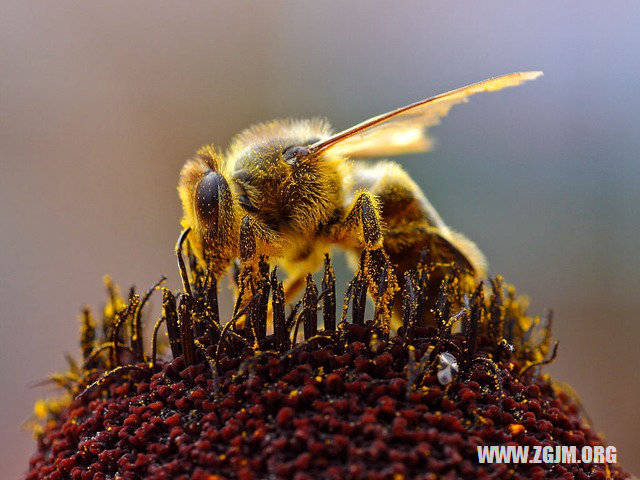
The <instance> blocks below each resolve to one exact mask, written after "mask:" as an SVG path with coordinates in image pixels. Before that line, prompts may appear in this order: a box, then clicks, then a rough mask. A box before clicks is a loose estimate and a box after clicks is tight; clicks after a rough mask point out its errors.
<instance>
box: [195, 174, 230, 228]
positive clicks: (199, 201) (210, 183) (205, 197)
mask: <svg viewBox="0 0 640 480" xmlns="http://www.w3.org/2000/svg"><path fill="white" fill-rule="evenodd" d="M226 190H228V186H227V182H226V181H225V179H224V177H223V176H222V175H220V174H219V173H216V172H213V171H209V172H208V173H207V174H206V175H205V176H204V177H202V180H200V183H199V184H198V188H197V189H196V209H197V213H198V218H199V219H200V221H203V222H204V223H206V224H207V225H208V226H214V225H217V223H218V212H219V209H220V197H221V196H222V195H224V192H225V191H226Z"/></svg>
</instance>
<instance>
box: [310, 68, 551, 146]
mask: <svg viewBox="0 0 640 480" xmlns="http://www.w3.org/2000/svg"><path fill="white" fill-rule="evenodd" d="M541 75H542V72H518V73H510V74H508V75H502V76H500V77H494V78H490V79H488V80H485V81H483V82H478V83H474V84H473V85H468V86H466V87H462V88H458V89H456V90H452V91H450V92H447V93H443V94H441V95H437V96H435V97H431V98H427V99H426V100H421V101H419V102H416V103H412V104H411V105H407V106H406V107H402V108H398V109H396V110H393V111H391V112H387V113H384V114H382V115H378V116H377V117H373V118H370V119H369V120H366V121H364V122H362V123H360V124H358V125H356V126H354V127H351V128H349V129H347V130H343V131H342V132H339V133H337V134H335V135H333V136H331V137H329V138H327V139H325V140H321V141H319V142H317V143H314V144H313V145H311V146H310V147H309V153H311V154H314V153H319V152H322V151H327V150H331V152H333V153H336V154H341V155H347V156H349V157H354V158H366V157H382V156H387V155H401V154H407V153H418V152H425V151H427V150H429V149H430V148H431V147H432V145H433V141H432V140H431V139H430V138H429V136H428V135H427V129H428V128H429V127H432V126H434V125H437V124H439V123H440V119H441V118H442V117H444V116H446V115H447V113H449V110H450V109H451V107H452V106H454V105H456V104H457V103H462V102H466V101H467V99H468V97H470V96H471V95H474V94H476V93H480V92H493V91H495V90H500V89H502V88H506V87H515V86H516V85H520V84H521V83H524V82H526V81H528V80H533V79H535V78H538V77H539V76H541Z"/></svg>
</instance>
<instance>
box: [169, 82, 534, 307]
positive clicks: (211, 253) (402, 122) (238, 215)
mask: <svg viewBox="0 0 640 480" xmlns="http://www.w3.org/2000/svg"><path fill="white" fill-rule="evenodd" d="M540 75H542V72H519V73H512V74H508V75H503V76H499V77H495V78H491V79H488V80H485V81H482V82H479V83H475V84H472V85H469V86H466V87H462V88H459V89H456V90H452V91H450V92H447V93H444V94H441V95H437V96H435V97H431V98H428V99H425V100H421V101H418V102H415V103H413V104H411V105H408V106H405V107H401V108H398V109H396V110H393V111H391V112H388V113H385V114H382V115H379V116H377V117H373V118H371V119H369V120H366V121H364V122H362V123H360V124H358V125H355V126H353V127H351V128H348V129H346V130H343V131H341V132H339V133H336V134H333V133H332V131H331V128H330V126H329V124H328V123H327V122H326V121H324V120H320V119H312V120H275V121H272V122H268V123H262V124H259V125H254V126H252V127H250V128H248V129H246V130H244V131H243V132H241V133H240V134H238V135H237V136H236V137H235V138H234V139H233V140H232V142H231V145H230V147H229V149H228V150H227V151H226V153H222V152H221V151H219V150H218V149H216V147H214V146H213V145H207V146H204V147H202V148H201V149H200V150H198V152H197V154H196V155H195V157H194V158H193V159H191V160H188V161H187V162H186V163H185V165H184V167H183V168H182V171H181V173H180V181H179V184H178V192H179V195H180V199H181V201H182V207H183V210H184V217H183V219H182V224H183V226H184V227H185V229H189V230H190V231H191V233H190V236H189V240H190V243H191V245H192V247H193V249H194V251H195V253H196V255H197V257H198V258H199V259H200V260H201V261H202V262H203V263H204V265H205V266H206V268H207V269H208V271H209V272H210V273H211V274H212V275H213V276H215V277H216V278H219V277H220V276H221V275H223V274H224V273H225V271H227V269H228V267H229V266H230V265H231V264H232V262H234V260H235V259H237V258H239V259H240V260H241V261H242V262H243V264H244V265H245V266H251V265H255V264H256V263H257V259H258V257H260V256H262V257H265V258H267V259H268V260H269V262H270V263H275V264H277V265H280V266H281V267H282V268H283V269H284V270H285V271H286V273H287V275H288V278H287V281H286V283H285V291H286V300H287V301H290V300H291V299H292V298H293V297H294V296H295V295H296V294H297V293H298V292H299V290H300V288H301V287H302V286H303V284H304V278H305V276H306V275H307V274H308V273H309V272H313V271H316V270H318V269H319V268H321V266H322V263H323V258H324V254H325V253H327V252H329V251H330V250H331V249H332V247H333V246H335V245H337V246H340V247H342V248H343V249H345V250H347V251H348V252H351V253H352V254H354V255H360V254H361V253H362V252H365V253H370V254H372V255H373V256H375V255H377V258H378V259H380V258H382V259H383V261H390V263H391V264H392V265H393V267H394V269H395V273H396V275H397V279H398V280H399V283H402V278H403V274H404V272H405V271H406V270H407V269H409V268H411V267H412V266H415V264H416V261H417V259H418V257H419V254H420V252H421V251H423V250H425V249H426V251H428V255H429V257H430V258H429V259H430V260H431V261H433V262H442V263H447V262H448V263H450V264H453V265H456V266H457V267H458V268H459V269H460V270H461V271H465V272H468V273H469V274H470V275H471V276H473V277H482V276H484V275H485V272H486V261H485V257H484V255H483V254H482V253H481V251H480V250H479V249H478V247H477V246H476V245H475V243H473V242H472V241H471V240H469V239H468V238H467V237H465V236H464V235H462V234H461V233H458V232H456V231H454V230H452V229H451V228H449V227H448V226H447V225H446V224H445V223H444V222H443V220H442V218H441V217H440V215H439V214H438V212H437V211H436V210H435V208H434V207H433V206H432V205H431V203H430V202H429V200H427V197H426V196H425V195H424V193H423V192H422V190H421V189H420V187H418V185H417V184H416V183H415V182H414V181H413V180H412V179H411V178H410V177H409V175H408V174H407V173H406V172H405V171H404V170H403V169H402V167H401V166H400V165H398V164H397V163H394V162H391V161H388V160H382V161H378V162H376V163H368V162H367V161H366V160H365V159H369V158H375V157H385V156H394V155H400V154H408V153H418V152H425V151H428V150H429V149H430V148H431V147H432V141H431V139H430V138H429V136H428V135H427V129H428V128H429V127H431V126H434V125H437V124H438V123H439V122H440V119H441V118H442V117H444V116H446V115H447V113H448V112H449V110H450V109H451V107H452V106H453V105H455V104H458V103H462V102H466V101H467V99H468V97H469V96H471V95H474V94H476V93H479V92H488V91H494V90H500V89H502V88H505V87H512V86H516V85H520V84H521V83H523V82H525V81H528V80H533V79H535V78H537V77H538V76H540ZM189 230H186V232H188V231H189ZM374 254H375V255H374ZM373 280H374V281H373V282H372V286H371V287H370V291H371V292H375V290H376V287H375V279H373ZM387 280H388V279H387ZM386 285H387V287H386V289H387V291H388V295H390V296H393V295H394V294H395V292H396V291H397V290H398V282H397V281H396V280H392V281H387V282H386ZM374 294H375V293H374ZM378 294H380V292H378ZM391 303H392V302H391ZM396 303H397V298H396Z"/></svg>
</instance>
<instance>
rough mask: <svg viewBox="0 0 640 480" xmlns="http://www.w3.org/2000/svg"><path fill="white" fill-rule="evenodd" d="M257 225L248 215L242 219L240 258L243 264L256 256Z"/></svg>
mask: <svg viewBox="0 0 640 480" xmlns="http://www.w3.org/2000/svg"><path fill="white" fill-rule="evenodd" d="M256 233H257V232H256V223H255V221H254V220H253V219H252V218H251V217H249V216H248V215H247V216H245V217H244V218H243V219H242V225H241V226H240V258H241V259H242V261H243V262H247V261H249V260H251V259H252V258H253V257H255V255H256Z"/></svg>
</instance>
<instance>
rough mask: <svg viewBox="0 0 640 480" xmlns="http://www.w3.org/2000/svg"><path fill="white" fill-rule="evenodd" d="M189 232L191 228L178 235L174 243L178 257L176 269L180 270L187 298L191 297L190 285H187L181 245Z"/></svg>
mask: <svg viewBox="0 0 640 480" xmlns="http://www.w3.org/2000/svg"><path fill="white" fill-rule="evenodd" d="M190 231H191V227H187V228H185V229H184V230H183V231H182V232H181V233H180V236H179V237H178V241H177V242H176V255H177V256H178V268H179V269H180V276H181V277H182V288H183V289H184V291H185V293H186V294H187V295H189V296H191V285H190V284H189V277H188V276H187V267H186V265H185V264H184V259H183V258H182V245H183V244H184V242H185V240H186V239H187V236H188V235H189V232H190Z"/></svg>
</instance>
